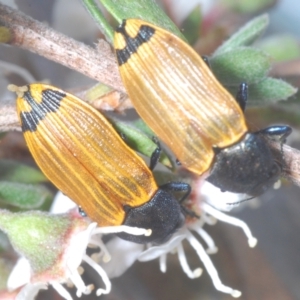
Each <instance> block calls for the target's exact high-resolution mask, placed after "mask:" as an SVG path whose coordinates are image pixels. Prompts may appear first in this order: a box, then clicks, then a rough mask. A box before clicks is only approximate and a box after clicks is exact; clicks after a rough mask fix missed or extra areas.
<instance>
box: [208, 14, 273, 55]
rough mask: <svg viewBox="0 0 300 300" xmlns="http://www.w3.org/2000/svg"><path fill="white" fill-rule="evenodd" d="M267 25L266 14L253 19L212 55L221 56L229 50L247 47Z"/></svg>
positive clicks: (267, 18)
mask: <svg viewBox="0 0 300 300" xmlns="http://www.w3.org/2000/svg"><path fill="white" fill-rule="evenodd" d="M268 25H269V17H268V15H267V14H264V15H261V16H259V17H256V18H254V19H253V20H251V21H250V22H248V23H247V24H246V25H244V26H243V27H242V28H241V29H240V30H239V31H237V32H236V33H235V34H234V35H232V36H231V37H230V38H229V39H228V40H227V41H226V42H224V43H223V44H222V45H221V46H220V47H219V48H218V49H217V50H216V51H215V53H214V54H213V56H215V55H217V54H221V53H224V52H227V51H229V50H232V49H235V48H237V47H241V46H249V45H251V44H252V43H253V42H254V41H256V40H257V39H258V38H259V37H260V36H261V35H262V33H263V32H264V31H265V29H266V28H267V26H268Z"/></svg>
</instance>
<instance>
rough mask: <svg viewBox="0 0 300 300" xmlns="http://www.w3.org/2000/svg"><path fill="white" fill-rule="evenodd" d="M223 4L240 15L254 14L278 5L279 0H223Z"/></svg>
mask: <svg viewBox="0 0 300 300" xmlns="http://www.w3.org/2000/svg"><path fill="white" fill-rule="evenodd" d="M222 2H223V3H224V4H225V5H228V6H230V8H231V9H233V10H235V11H237V12H239V13H244V14H254V13H257V12H259V11H261V10H263V9H266V8H268V7H270V6H272V5H274V4H276V2H277V0H243V1H237V0H223V1H222Z"/></svg>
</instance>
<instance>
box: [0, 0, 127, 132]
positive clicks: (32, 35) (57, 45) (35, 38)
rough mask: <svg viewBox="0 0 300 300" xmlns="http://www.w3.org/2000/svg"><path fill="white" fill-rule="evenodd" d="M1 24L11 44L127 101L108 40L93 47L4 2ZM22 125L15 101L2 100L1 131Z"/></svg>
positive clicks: (14, 128) (0, 11)
mask: <svg viewBox="0 0 300 300" xmlns="http://www.w3.org/2000/svg"><path fill="white" fill-rule="evenodd" d="M0 24H1V25H2V26H5V27H6V28H7V29H8V30H9V32H10V35H11V36H10V38H9V39H8V41H7V43H9V44H10V45H13V46H18V47H20V48H23V49H26V50H29V51H31V52H34V53H36V54H39V55H41V56H43V57H46V58H48V59H50V60H52V61H55V62H58V63H59V64H62V65H64V66H66V67H68V68H70V69H74V70H76V71H78V72H81V73H83V74H84V75H86V76H88V77H90V78H92V79H95V80H97V81H99V82H102V83H104V84H105V85H108V86H110V87H112V89H113V90H115V92H114V98H115V99H120V107H121V106H122V102H123V101H125V100H126V98H127V97H125V95H124V93H125V89H124V86H123V84H122V81H121V78H120V76H119V71H118V67H117V63H116V59H115V55H114V53H113V52H112V51H111V47H110V45H109V44H108V43H107V42H106V41H104V40H100V41H99V42H98V45H97V49H94V48H92V47H89V46H87V45H85V44H83V43H80V42H78V41H75V40H74V39H72V38H70V37H67V36H65V35H63V34H61V33H59V32H57V31H55V30H53V29H51V28H50V27H48V26H46V25H45V24H43V23H40V22H38V21H36V20H34V19H32V18H30V17H29V16H26V15H25V14H23V13H22V12H20V11H18V10H15V9H12V8H10V7H8V6H6V5H3V4H0ZM127 102H128V101H127ZM104 106H105V105H104ZM127 106H128V105H127ZM129 106H130V105H129ZM125 107H126V106H125ZM19 128H20V127H19V122H18V118H17V114H16V109H15V103H14V101H13V100H10V101H9V100H6V101H3V100H2V101H1V102H0V132H3V131H8V130H18V129H19Z"/></svg>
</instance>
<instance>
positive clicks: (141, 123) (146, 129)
mask: <svg viewBox="0 0 300 300" xmlns="http://www.w3.org/2000/svg"><path fill="white" fill-rule="evenodd" d="M132 125H133V126H134V127H136V128H138V129H139V130H140V131H142V132H144V133H145V134H147V135H148V136H149V137H152V136H155V133H154V132H153V131H152V130H151V129H150V128H149V126H148V125H147V124H146V123H145V122H144V121H143V120H142V119H137V120H135V121H133V122H132Z"/></svg>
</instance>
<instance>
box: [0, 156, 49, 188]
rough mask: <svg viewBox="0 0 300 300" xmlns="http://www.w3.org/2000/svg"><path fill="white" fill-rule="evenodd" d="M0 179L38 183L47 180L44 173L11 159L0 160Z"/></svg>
mask: <svg viewBox="0 0 300 300" xmlns="http://www.w3.org/2000/svg"><path fill="white" fill-rule="evenodd" d="M0 180H5V181H14V182H19V183H39V182H45V181H48V179H47V178H46V177H45V175H44V174H43V173H42V172H41V171H39V170H37V169H34V168H32V167H29V166H26V165H23V164H21V163H18V162H16V161H12V160H4V159H1V160H0Z"/></svg>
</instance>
